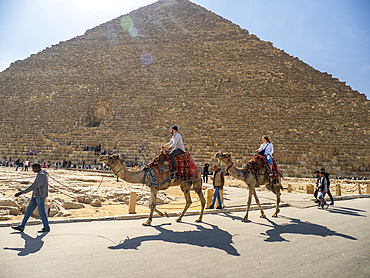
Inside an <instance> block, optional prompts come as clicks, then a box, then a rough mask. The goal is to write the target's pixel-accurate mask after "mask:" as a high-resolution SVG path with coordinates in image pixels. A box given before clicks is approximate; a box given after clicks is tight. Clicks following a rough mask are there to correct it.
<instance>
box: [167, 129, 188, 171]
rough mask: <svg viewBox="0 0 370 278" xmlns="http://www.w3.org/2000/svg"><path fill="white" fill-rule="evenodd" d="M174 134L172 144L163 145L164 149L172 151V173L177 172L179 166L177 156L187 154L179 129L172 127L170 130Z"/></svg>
mask: <svg viewBox="0 0 370 278" xmlns="http://www.w3.org/2000/svg"><path fill="white" fill-rule="evenodd" d="M170 130H171V133H172V138H171V140H170V142H168V143H167V144H166V145H162V150H163V149H168V150H171V152H170V154H169V156H170V159H171V173H176V172H177V164H176V159H175V158H176V156H179V155H181V154H183V153H184V152H185V147H184V143H183V142H182V137H181V135H180V133H179V129H178V127H177V126H175V125H174V126H172V127H171V128H170Z"/></svg>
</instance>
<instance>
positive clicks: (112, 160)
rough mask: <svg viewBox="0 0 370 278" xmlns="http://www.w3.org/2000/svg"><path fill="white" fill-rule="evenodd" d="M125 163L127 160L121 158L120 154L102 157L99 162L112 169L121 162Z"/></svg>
mask: <svg viewBox="0 0 370 278" xmlns="http://www.w3.org/2000/svg"><path fill="white" fill-rule="evenodd" d="M120 161H121V162H122V163H125V160H124V159H123V158H122V157H120V156H119V155H118V154H110V155H101V156H100V158H99V162H104V163H105V164H107V165H108V166H109V167H111V168H112V166H113V167H114V165H116V164H117V163H119V162H120Z"/></svg>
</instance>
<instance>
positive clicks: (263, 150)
mask: <svg viewBox="0 0 370 278" xmlns="http://www.w3.org/2000/svg"><path fill="white" fill-rule="evenodd" d="M262 142H263V143H262V144H261V146H260V148H259V149H258V150H256V153H258V154H261V155H264V156H266V159H267V164H268V165H269V170H270V172H269V176H272V175H273V173H272V154H273V153H274V146H273V145H272V143H271V141H270V139H269V138H268V136H267V135H263V136H262Z"/></svg>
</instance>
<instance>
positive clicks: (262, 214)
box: [253, 190, 266, 218]
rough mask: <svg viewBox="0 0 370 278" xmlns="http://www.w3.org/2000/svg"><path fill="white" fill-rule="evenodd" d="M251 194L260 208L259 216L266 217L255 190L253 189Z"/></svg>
mask: <svg viewBox="0 0 370 278" xmlns="http://www.w3.org/2000/svg"><path fill="white" fill-rule="evenodd" d="M253 196H254V199H255V200H256V203H257V205H258V207H259V208H260V211H261V215H260V217H261V218H266V215H265V213H264V212H263V209H262V207H261V204H260V200H259V199H258V196H257V192H256V190H253Z"/></svg>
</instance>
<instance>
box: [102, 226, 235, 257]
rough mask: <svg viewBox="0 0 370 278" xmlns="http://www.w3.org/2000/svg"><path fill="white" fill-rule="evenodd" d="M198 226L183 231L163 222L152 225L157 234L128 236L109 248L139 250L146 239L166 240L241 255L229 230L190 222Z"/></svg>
mask: <svg viewBox="0 0 370 278" xmlns="http://www.w3.org/2000/svg"><path fill="white" fill-rule="evenodd" d="M188 224H189V225H194V226H196V228H197V229H196V230H195V231H183V232H175V231H172V230H168V229H165V228H163V226H165V225H171V224H169V223H168V224H161V225H158V226H152V227H153V228H154V229H156V230H157V231H159V234H157V235H148V236H138V237H134V238H127V239H125V240H124V241H123V242H121V243H120V244H118V245H116V246H110V247H108V248H109V249H112V250H117V249H135V250H137V249H138V247H139V246H140V245H141V244H142V243H143V242H145V241H154V240H157V241H164V242H171V243H178V244H189V245H195V246H200V247H209V248H216V249H220V250H223V251H225V252H226V253H227V254H229V255H233V256H240V254H239V253H238V251H237V250H236V249H235V248H234V246H232V245H231V244H232V243H233V241H232V235H231V234H230V233H228V232H227V231H224V230H221V229H220V228H219V227H217V226H215V225H211V224H207V225H209V226H211V228H210V229H208V228H206V227H203V226H202V225H198V224H190V223H188Z"/></svg>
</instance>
